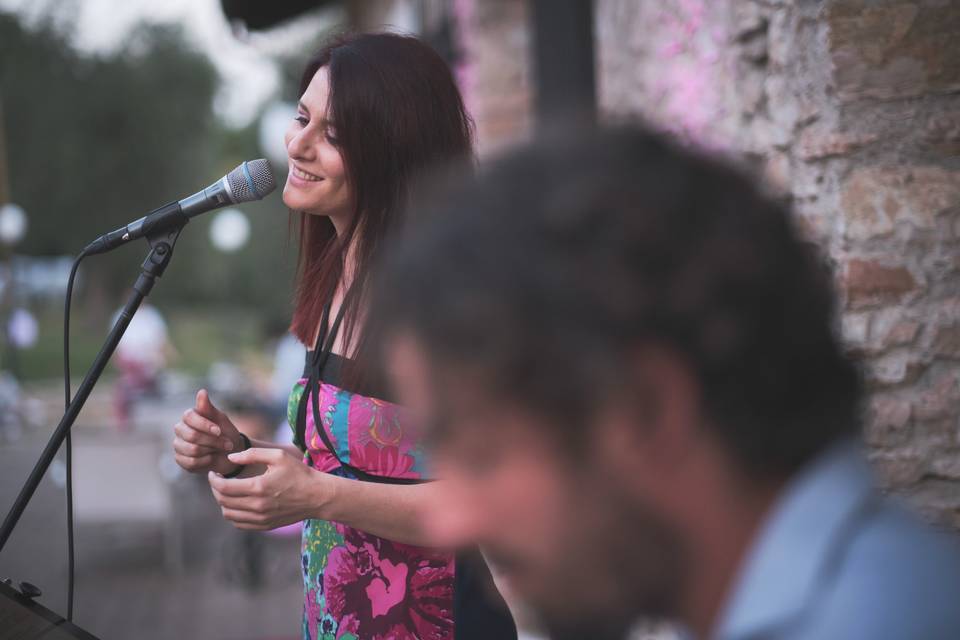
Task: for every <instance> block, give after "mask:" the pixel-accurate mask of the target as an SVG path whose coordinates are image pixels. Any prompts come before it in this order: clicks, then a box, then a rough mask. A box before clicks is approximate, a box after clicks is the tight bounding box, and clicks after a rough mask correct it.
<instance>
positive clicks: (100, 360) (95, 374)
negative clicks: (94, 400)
mask: <svg viewBox="0 0 960 640" xmlns="http://www.w3.org/2000/svg"><path fill="white" fill-rule="evenodd" d="M181 216H182V220H181V221H179V222H178V223H176V224H174V225H173V226H172V227H167V228H166V229H165V230H163V231H160V232H154V233H150V234H147V235H146V238H147V242H149V244H150V253H149V254H147V258H146V260H144V261H143V265H141V267H140V275H139V276H138V277H137V281H136V283H134V285H133V291H131V292H130V297H129V298H128V299H127V303H126V305H125V306H124V307H123V311H122V312H121V313H120V317H118V318H117V321H116V322H115V323H114V325H113V329H111V330H110V334H109V335H108V336H107V339H106V342H105V343H104V344H103V347H102V348H101V349H100V353H98V354H97V357H96V359H94V361H93V364H92V365H91V366H90V369H89V370H88V371H87V375H86V376H85V377H84V378H83V382H81V383H80V387H79V388H78V389H77V394H76V395H75V396H74V397H73V400H71V401H70V405H69V406H68V407H67V410H66V411H65V412H64V414H63V418H61V419H60V424H58V425H57V428H56V430H54V432H53V435H52V436H50V441H49V442H48V443H47V446H46V448H44V450H43V453H41V454H40V459H39V460H38V461H37V464H36V466H34V468H33V471H31V472H30V476H29V477H28V478H27V482H26V483H25V484H24V485H23V488H22V489H21V490H20V494H19V495H18V496H17V499H16V501H14V503H13V507H11V509H10V512H9V513H8V514H7V517H6V519H5V520H4V521H3V526H2V527H0V551H3V547H4V545H6V543H7V540H8V539H9V538H10V534H11V533H13V529H14V527H15V526H16V525H17V522H18V521H19V520H20V516H21V515H23V511H24V509H26V507H27V503H28V502H29V501H30V498H32V497H33V494H34V492H35V491H36V490H37V486H39V484H40V481H41V480H42V479H43V475H44V474H45V473H46V471H47V468H48V467H49V466H50V463H51V462H53V457H54V456H55V455H56V453H57V451H58V450H59V449H60V445H61V444H62V443H63V440H64V439H65V438H66V437H67V431H69V430H70V427H72V426H73V423H74V421H75V420H76V419H77V415H78V414H79V413H80V409H82V408H83V405H84V403H85V402H86V401H87V397H88V396H89V395H90V392H91V391H92V390H93V386H94V385H95V384H96V383H97V380H98V379H99V378H100V374H101V373H103V370H104V368H105V367H106V366H107V361H108V360H110V356H112V355H113V352H114V350H115V349H116V348H117V344H119V343H120V338H122V337H123V334H124V332H125V331H126V330H127V326H129V324H130V320H132V319H133V314H135V313H136V312H137V309H138V308H139V307H140V303H141V302H143V299H144V298H145V297H146V296H147V295H148V294H149V293H150V290H151V289H152V288H153V285H154V283H155V282H156V280H157V278H159V277H160V276H161V275H163V271H164V270H165V269H166V268H167V265H168V264H170V258H171V256H172V255H173V247H174V245H176V243H177V238H178V237H179V236H180V232H181V231H182V230H183V227H184V225H186V224H187V222H188V221H189V219H188V218H187V217H186V216H185V215H183V214H181Z"/></svg>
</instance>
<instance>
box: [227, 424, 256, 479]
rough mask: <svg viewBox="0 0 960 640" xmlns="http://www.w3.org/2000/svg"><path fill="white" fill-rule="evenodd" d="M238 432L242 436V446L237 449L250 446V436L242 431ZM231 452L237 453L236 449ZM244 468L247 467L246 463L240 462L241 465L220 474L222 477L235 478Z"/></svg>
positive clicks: (244, 448) (242, 449)
mask: <svg viewBox="0 0 960 640" xmlns="http://www.w3.org/2000/svg"><path fill="white" fill-rule="evenodd" d="M239 433H240V437H241V438H243V447H242V448H241V449H239V451H246V450H247V449H249V448H250V438H248V437H247V434H245V433H243V432H242V431H241V432H239ZM232 453H237V451H233V452H232ZM246 468H247V465H245V464H241V465H238V466H237V468H236V469H234V470H233V471H231V472H230V473H224V474H222V475H223V477H224V478H236V477H237V476H238V475H240V473H241V472H242V471H243V470H244V469H246Z"/></svg>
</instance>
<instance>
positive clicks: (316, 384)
mask: <svg viewBox="0 0 960 640" xmlns="http://www.w3.org/2000/svg"><path fill="white" fill-rule="evenodd" d="M355 290H356V289H355V287H353V286H352V287H351V288H350V290H349V291H347V293H346V295H345V296H344V297H343V302H342V303H341V305H340V310H339V311H338V312H337V317H336V319H334V321H333V325H332V326H331V327H330V328H329V333H327V326H326V325H327V320H328V317H329V304H328V305H327V306H325V307H324V310H325V313H324V316H323V318H322V319H321V321H320V335H319V336H318V339H317V345H316V350H315V352H314V354H313V359H312V361H311V367H310V375H309V376H307V384H306V387H305V388H304V391H303V395H302V396H301V398H300V404H299V406H298V407H297V425H296V427H297V429H296V435H297V440H296V442H297V444H298V446H300V448H301V449H303V450H304V451H305V450H306V430H307V415H306V413H307V411H306V408H307V402H311V404H312V409H313V419H314V422H315V423H316V431H317V435H319V436H320V439H321V440H323V444H324V446H325V447H326V448H327V450H328V451H329V452H330V454H331V455H332V456H333V457H334V458H335V459H336V460H337V463H339V465H340V467H342V468H343V469H344V470H345V471H348V472H349V473H350V474H352V475H353V476H354V477H355V478H357V479H359V480H365V481H367V482H388V483H394V484H417V483H420V482H425V481H424V480H420V479H415V478H390V477H387V476H379V475H376V474H372V473H368V472H366V471H364V470H363V469H359V468H357V467H355V466H353V465H351V464H349V463H346V462H344V461H343V460H341V459H340V455H339V454H338V453H337V450H336V448H335V447H334V446H333V442H331V440H330V437H329V436H328V435H327V430H326V428H325V427H324V425H323V416H321V415H320V384H321V382H322V380H321V373H322V372H323V368H324V365H325V364H326V362H327V360H328V359H329V357H330V353H331V350H332V349H333V343H334V341H335V340H336V337H337V332H338V331H339V329H340V324H341V323H342V321H343V315H344V310H345V309H346V306H347V301H348V300H349V298H350V296H351V295H352V294H353V293H354V291H355ZM307 462H308V463H310V462H311V460H310V458H309V456H308V458H307Z"/></svg>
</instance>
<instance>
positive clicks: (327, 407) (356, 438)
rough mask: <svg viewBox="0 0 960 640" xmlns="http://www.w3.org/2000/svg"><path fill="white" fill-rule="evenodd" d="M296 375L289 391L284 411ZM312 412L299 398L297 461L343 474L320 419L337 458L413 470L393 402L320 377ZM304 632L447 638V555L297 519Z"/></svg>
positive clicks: (376, 469) (383, 638) (328, 636)
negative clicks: (302, 419) (303, 446)
mask: <svg viewBox="0 0 960 640" xmlns="http://www.w3.org/2000/svg"><path fill="white" fill-rule="evenodd" d="M305 383H306V380H300V381H299V382H298V383H297V385H296V386H295V387H294V389H293V392H292V393H291V394H290V399H289V404H288V419H289V421H290V424H291V425H295V424H296V410H297V407H298V405H299V402H300V399H301V397H302V395H303V393H304V386H305ZM318 404H319V409H320V418H321V419H320V420H319V421H316V420H315V419H314V415H313V407H312V402H308V403H307V411H306V431H305V434H304V440H305V442H306V443H307V450H306V452H305V454H304V462H305V463H307V462H309V463H310V464H312V466H313V467H314V468H316V469H320V470H323V471H326V472H329V473H333V474H336V475H341V476H346V477H350V475H349V472H348V471H346V470H344V469H343V468H342V467H340V465H339V463H338V462H337V459H336V457H334V456H333V455H332V454H331V452H330V451H329V450H328V449H327V447H326V446H325V444H324V441H323V438H321V437H320V434H319V433H318V431H317V424H318V423H319V424H320V425H322V428H323V429H324V431H325V434H326V436H327V438H328V440H329V441H330V443H331V445H332V446H333V447H334V448H335V449H336V451H337V455H338V456H339V458H340V459H341V460H342V461H344V462H347V463H349V464H350V465H351V466H353V467H356V468H358V469H361V470H363V471H365V472H368V473H372V474H376V475H378V476H385V477H391V478H398V479H400V478H409V479H418V478H421V477H423V476H422V472H421V469H422V467H423V460H422V455H421V453H420V450H419V448H418V447H417V446H416V444H417V443H416V442H415V441H414V440H413V438H412V436H411V434H410V432H409V430H405V429H404V428H403V427H404V425H405V423H406V420H405V417H404V411H403V409H402V407H400V406H398V405H395V404H392V403H389V402H386V401H383V400H380V399H376V398H371V397H367V396H362V395H359V394H354V393H351V392H348V391H345V390H343V389H340V388H338V387H336V386H334V385H330V384H326V383H324V384H321V386H320V397H319V403H318ZM301 559H302V570H303V578H304V609H303V624H302V631H303V637H304V639H305V640H307V639H309V640H406V639H411V640H412V639H421V640H452V638H453V629H454V623H453V582H454V559H453V554H451V553H443V552H439V551H436V550H433V549H427V548H423V547H416V546H412V545H405V544H400V543H397V542H393V541H390V540H387V539H385V538H380V537H378V536H374V535H370V534H368V533H365V532H363V531H359V530H357V529H353V528H351V527H347V526H345V525H343V524H340V523H333V522H326V521H322V520H312V519H308V520H305V521H304V523H303V536H302V541H301Z"/></svg>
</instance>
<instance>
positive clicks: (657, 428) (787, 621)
mask: <svg viewBox="0 0 960 640" xmlns="http://www.w3.org/2000/svg"><path fill="white" fill-rule="evenodd" d="M425 218H426V219H425V220H424V221H423V222H422V223H421V224H420V225H419V226H418V228H417V230H416V234H410V237H409V238H408V240H407V241H406V242H403V243H399V244H400V245H401V246H402V247H403V248H402V249H401V250H400V251H399V252H397V253H395V254H394V255H393V256H392V259H391V260H390V261H389V262H388V263H387V264H386V265H385V268H384V270H383V273H384V277H383V280H382V282H381V286H380V289H379V291H380V295H379V302H380V309H379V310H378V311H377V314H376V315H375V317H378V318H382V319H385V320H384V322H385V327H384V329H385V334H384V342H383V344H384V345H385V351H384V353H385V356H386V362H387V366H388V368H389V369H390V373H391V376H392V379H393V382H394V384H395V386H396V387H397V390H398V391H399V392H400V394H401V395H402V396H403V397H404V399H405V403H406V404H408V405H409V406H410V407H411V409H412V410H413V411H415V412H416V413H417V414H418V417H419V419H420V420H422V423H423V424H424V425H426V427H425V428H426V429H427V431H428V436H429V438H430V440H431V442H432V443H433V447H434V451H435V455H436V457H435V460H436V465H437V469H436V475H437V476H438V477H441V478H444V479H446V481H447V482H446V483H445V484H444V486H445V489H444V492H445V493H444V495H445V499H444V500H443V501H437V503H436V505H435V508H434V509H431V511H430V513H429V514H428V516H427V522H428V523H429V526H430V527H431V529H432V531H433V533H434V534H435V536H436V537H437V542H438V544H448V545H459V544H465V543H472V542H479V543H480V544H481V545H482V548H484V550H485V551H486V552H487V554H488V556H489V557H490V559H491V560H492V561H494V563H495V564H496V565H497V566H498V567H499V569H500V570H501V571H502V572H503V574H504V575H505V577H506V579H507V581H508V582H509V585H510V588H511V589H514V590H516V591H517V592H518V593H519V594H520V595H522V596H523V597H524V598H525V599H526V600H527V601H528V602H529V603H531V604H532V605H534V606H535V608H536V609H537V610H538V611H539V612H540V614H542V616H543V619H544V621H545V622H546V623H547V626H548V628H550V629H551V631H552V633H553V637H555V638H560V637H564V638H565V637H569V638H591V639H597V638H607V637H610V638H613V637H620V636H621V635H622V634H623V633H624V631H625V630H626V629H627V628H628V627H629V626H630V625H631V623H632V622H634V621H635V620H636V619H637V618H638V617H641V616H642V617H663V618H671V619H675V620H678V621H679V622H680V623H681V625H682V626H683V627H684V628H685V629H686V630H687V631H688V632H689V633H690V634H691V635H692V636H693V637H698V638H708V637H709V638H721V639H724V640H728V639H741V638H742V639H746V638H791V639H793V638H821V639H822V638H843V639H844V640H851V639H856V638H870V639H871V640H877V639H880V638H906V637H913V638H928V639H929V638H956V637H960V606H957V603H958V602H960V555H958V551H957V548H956V546H955V541H954V540H952V539H948V537H947V536H946V535H945V534H939V533H936V532H934V531H933V530H932V529H930V528H928V527H926V526H925V525H923V524H922V523H921V522H920V521H919V520H918V519H917V518H916V517H914V516H913V515H912V514H911V513H909V512H908V511H907V510H905V509H903V508H901V507H900V506H897V505H895V504H893V503H891V502H890V501H888V500H886V499H884V498H882V497H881V496H880V495H879V494H878V492H877V490H876V488H875V486H874V480H873V479H872V477H871V474H870V471H869V469H868V467H867V464H866V461H865V459H864V456H863V453H862V451H861V447H860V444H859V442H858V438H857V434H858V430H859V409H860V403H861V394H862V391H861V388H860V383H859V378H858V375H857V372H856V369H855V367H854V366H853V365H852V364H851V363H850V362H849V361H848V360H847V359H846V357H845V356H844V354H843V352H842V349H841V345H840V344H839V342H838V339H837V332H836V317H835V310H834V293H833V291H832V289H831V278H830V274H829V271H828V269H827V268H826V266H825V264H824V262H823V261H822V260H821V258H820V257H819V256H818V253H817V251H816V249H815V247H813V246H812V245H810V244H808V243H806V242H804V241H802V240H801V238H800V237H799V234H798V232H797V230H796V229H795V228H794V225H793V221H792V220H791V218H790V215H789V212H788V211H787V210H786V208H785V207H783V206H782V205H781V204H779V203H778V202H777V201H775V200H773V199H771V198H769V197H767V196H765V195H764V194H763V193H761V191H760V190H759V189H758V188H757V187H756V186H755V185H754V184H753V182H752V181H751V180H749V179H748V178H747V177H745V176H744V175H742V174H740V173H739V172H738V171H736V170H734V169H731V168H730V167H728V166H726V165H725V164H723V163H722V162H719V161H716V160H712V159H709V158H706V157H703V156H700V155H698V154H695V153H693V152H690V151H685V150H682V149H679V148H677V147H675V146H673V145H672V144H670V143H669V142H667V141H666V140H665V139H663V138H661V137H658V136H656V135H653V134H651V133H648V132H646V131H644V130H641V129H637V128H619V129H614V130H608V131H603V132H593V133H586V134H581V135H568V136H566V137H565V138H564V139H562V140H554V141H548V142H541V143H538V144H536V145H534V146H532V147H530V148H527V149H525V150H521V151H519V152H516V153H514V154H512V155H511V156H509V157H507V158H505V159H504V160H502V161H500V162H499V163H496V164H495V165H494V166H493V167H492V168H490V169H489V170H488V171H487V172H486V173H485V174H483V175H482V176H481V177H479V178H477V179H473V180H469V181H465V182H464V183H463V184H461V185H459V186H458V187H456V188H454V189H452V190H451V192H450V193H448V194H447V195H446V196H445V197H444V198H442V199H439V200H438V201H437V202H435V203H434V204H433V206H432V210H428V212H427V214H426V215H425Z"/></svg>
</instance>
